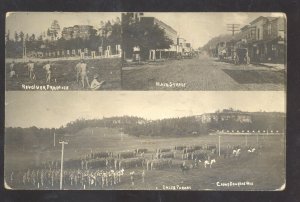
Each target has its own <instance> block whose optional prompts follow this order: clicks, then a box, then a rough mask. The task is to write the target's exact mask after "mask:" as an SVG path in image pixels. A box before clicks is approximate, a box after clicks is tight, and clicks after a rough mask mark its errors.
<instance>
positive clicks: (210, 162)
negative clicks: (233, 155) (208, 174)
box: [204, 159, 216, 168]
mask: <svg viewBox="0 0 300 202" xmlns="http://www.w3.org/2000/svg"><path fill="white" fill-rule="evenodd" d="M214 163H216V159H211V160H210V161H209V160H206V161H204V167H205V168H206V166H207V165H209V167H210V168H211V165H212V164H214Z"/></svg>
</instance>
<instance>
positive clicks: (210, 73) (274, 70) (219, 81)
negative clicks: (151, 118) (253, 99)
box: [122, 55, 286, 91]
mask: <svg viewBox="0 0 300 202" xmlns="http://www.w3.org/2000/svg"><path fill="white" fill-rule="evenodd" d="M122 69H123V72H122V86H123V89H124V90H187V91H189V90H236V91H239V90H243V91H244V90H257V91H260V90H275V91H277V90H284V86H285V82H286V81H285V78H286V71H285V70H284V65H283V64H282V65H279V68H278V64H274V65H271V66H269V65H264V64H255V65H254V64H250V65H234V64H232V63H226V62H222V61H220V60H219V59H217V58H210V57H208V56H205V55H200V56H199V57H198V56H197V57H194V58H191V59H181V60H165V61H156V62H148V63H146V64H143V65H127V66H126V67H123V68H122Z"/></svg>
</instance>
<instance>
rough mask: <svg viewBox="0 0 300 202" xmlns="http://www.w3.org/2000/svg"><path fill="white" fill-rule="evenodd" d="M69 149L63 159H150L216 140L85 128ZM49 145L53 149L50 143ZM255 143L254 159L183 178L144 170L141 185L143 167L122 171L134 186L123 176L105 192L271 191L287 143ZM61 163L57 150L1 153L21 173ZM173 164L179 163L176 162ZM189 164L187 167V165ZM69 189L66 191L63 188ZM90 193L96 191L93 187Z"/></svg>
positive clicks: (227, 140) (231, 140) (174, 171)
mask: <svg viewBox="0 0 300 202" xmlns="http://www.w3.org/2000/svg"><path fill="white" fill-rule="evenodd" d="M66 138H67V139H68V142H69V144H68V145H66V146H65V159H66V160H67V159H70V158H80V157H81V156H83V155H84V154H87V153H90V152H91V150H92V151H93V152H97V151H113V152H118V151H124V150H131V149H136V148H147V149H148V150H149V153H146V155H145V157H146V158H150V156H151V154H152V153H153V152H154V150H155V149H157V148H171V147H174V146H175V145H187V146H188V145H204V144H217V143H218V136H214V135H204V136H197V137H172V138H171V137H170V138H162V137H156V138H149V137H139V138H137V137H132V136H128V135H123V136H121V135H120V133H119V131H118V130H116V129H108V128H93V129H91V128H89V129H84V130H82V131H80V132H79V133H77V134H74V135H69V136H67V137H66ZM49 144H52V143H51V142H49ZM228 144H231V145H241V146H245V144H246V141H245V137H243V136H229V135H227V136H222V137H221V150H222V149H223V148H225V147H226V146H227V145H228ZM247 144H248V146H249V145H250V146H254V147H256V145H257V139H256V136H252V137H250V136H249V137H248V139H247ZM259 144H260V145H262V146H263V147H262V148H261V149H259V152H257V153H255V154H249V153H247V152H245V150H244V152H242V154H241V156H240V159H235V158H226V159H224V158H223V156H221V157H218V156H217V157H216V161H217V162H216V164H215V165H214V166H213V167H212V168H204V166H203V165H201V166H200V168H195V169H191V170H189V171H188V172H187V173H186V174H183V173H182V172H181V171H180V169H179V167H172V168H167V169H164V170H152V171H146V176H145V183H143V182H142V178H141V176H140V173H141V172H142V168H135V169H129V170H126V173H129V172H130V171H132V170H134V171H135V172H136V173H137V177H136V180H135V182H136V183H135V185H134V186H133V185H131V184H130V180H129V176H128V175H127V178H126V175H125V177H124V179H123V181H122V183H120V184H118V185H115V186H113V187H109V189H139V190H140V189H142V190H145V189H146V190H148V189H152V190H153V189H164V187H165V188H166V186H169V187H170V186H177V185H178V186H179V187H190V188H191V189H192V190H204V189H205V190H206V189H208V190H210V189H213V190H215V189H217V190H275V189H279V188H280V187H281V186H282V185H283V184H284V183H285V139H284V136H282V135H278V136H265V137H263V136H259ZM52 159H55V160H59V159H60V145H58V146H57V147H56V148H55V149H53V150H51V151H34V152H33V151H31V152H29V151H27V152H26V151H25V152H21V151H13V150H10V149H8V148H5V171H6V172H9V171H10V170H12V169H14V168H22V169H25V168H26V167H28V166H30V165H39V164H40V163H41V162H43V161H49V160H52ZM176 161H181V160H179V159H177V160H176ZM187 163H191V162H189V161H187ZM246 181H247V182H251V183H253V185H251V186H250V185H249V186H240V187H238V186H232V187H220V186H217V182H220V183H227V182H228V183H229V182H234V183H236V182H246ZM65 188H66V189H68V187H65ZM89 189H94V188H93V187H91V188H89Z"/></svg>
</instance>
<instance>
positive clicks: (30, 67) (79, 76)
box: [9, 60, 105, 90]
mask: <svg viewBox="0 0 300 202" xmlns="http://www.w3.org/2000/svg"><path fill="white" fill-rule="evenodd" d="M24 67H27V72H28V76H29V79H30V80H31V81H34V80H36V70H35V63H34V62H33V61H31V60H29V62H28V63H27V64H26V65H25V66H24ZM42 68H43V70H45V73H46V83H50V82H51V80H54V82H55V83H56V78H54V79H52V72H53V64H51V63H50V61H47V62H46V64H44V65H43V67H42ZM9 70H10V72H9V77H10V78H11V79H13V78H18V74H17V72H16V69H15V62H14V61H13V62H12V63H11V64H10V65H9ZM75 71H76V80H77V83H79V80H80V81H81V84H82V88H85V87H86V86H87V87H88V88H89V89H91V90H99V89H100V87H101V86H102V85H103V83H104V82H105V81H98V79H99V74H97V73H96V74H94V75H93V80H92V82H91V83H90V82H89V78H88V72H89V71H88V67H87V63H86V62H85V61H84V60H80V62H79V63H78V64H76V66H75Z"/></svg>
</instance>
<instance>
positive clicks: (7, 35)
mask: <svg viewBox="0 0 300 202" xmlns="http://www.w3.org/2000/svg"><path fill="white" fill-rule="evenodd" d="M5 40H6V41H9V40H10V31H9V30H7V33H6V35H5Z"/></svg>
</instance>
